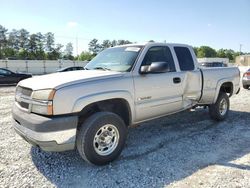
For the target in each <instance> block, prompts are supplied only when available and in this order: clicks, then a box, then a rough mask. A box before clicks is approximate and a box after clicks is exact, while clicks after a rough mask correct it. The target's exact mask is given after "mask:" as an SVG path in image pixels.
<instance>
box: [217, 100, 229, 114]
mask: <svg viewBox="0 0 250 188" xmlns="http://www.w3.org/2000/svg"><path fill="white" fill-rule="evenodd" d="M227 106H228V105H227V101H226V99H222V100H221V101H220V105H219V111H220V114H221V115H222V116H224V115H225V114H226V113H227Z"/></svg>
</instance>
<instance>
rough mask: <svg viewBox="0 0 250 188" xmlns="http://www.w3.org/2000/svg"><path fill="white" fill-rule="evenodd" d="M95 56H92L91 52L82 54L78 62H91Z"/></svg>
mask: <svg viewBox="0 0 250 188" xmlns="http://www.w3.org/2000/svg"><path fill="white" fill-rule="evenodd" d="M94 56H95V55H94V54H91V53H90V52H84V51H83V52H82V53H81V54H80V56H79V58H78V60H80V61H90V60H91V59H93V57H94Z"/></svg>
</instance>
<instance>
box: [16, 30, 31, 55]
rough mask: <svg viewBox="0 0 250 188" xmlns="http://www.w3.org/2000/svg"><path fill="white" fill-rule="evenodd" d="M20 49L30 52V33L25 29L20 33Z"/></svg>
mask: <svg viewBox="0 0 250 188" xmlns="http://www.w3.org/2000/svg"><path fill="white" fill-rule="evenodd" d="M18 39H19V41H18V43H19V49H23V50H28V45H29V32H28V31H27V30H25V29H20V30H19V31H18Z"/></svg>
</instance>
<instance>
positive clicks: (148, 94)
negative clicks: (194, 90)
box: [133, 45, 184, 122]
mask: <svg viewBox="0 0 250 188" xmlns="http://www.w3.org/2000/svg"><path fill="white" fill-rule="evenodd" d="M152 62H167V63H168V64H169V67H170V70H169V71H168V72H164V73H148V74H140V67H141V66H144V65H148V66H150V65H151V63H152ZM182 76H183V77H184V75H180V73H179V72H177V69H176V65H175V62H174V58H173V55H172V50H171V49H170V47H169V46H167V45H160V46H150V45H149V46H147V47H146V48H145V49H144V51H143V54H142V55H141V57H140V59H139V61H138V65H137V67H136V68H135V71H134V73H133V79H134V88H135V89H134V91H135V94H134V95H135V111H136V122H140V121H143V120H147V119H151V118H155V117H158V116H162V115H165V114H169V113H173V112H176V111H179V110H181V109H182V108H183V107H182V106H183V101H182V99H183V98H182V95H183V85H182V79H183V78H182Z"/></svg>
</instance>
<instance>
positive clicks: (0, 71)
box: [0, 69, 11, 75]
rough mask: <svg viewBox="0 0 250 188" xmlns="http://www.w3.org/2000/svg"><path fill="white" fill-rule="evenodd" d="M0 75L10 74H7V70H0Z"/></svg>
mask: <svg viewBox="0 0 250 188" xmlns="http://www.w3.org/2000/svg"><path fill="white" fill-rule="evenodd" d="M0 74H2V75H9V74H11V72H9V71H7V70H4V69H0Z"/></svg>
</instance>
